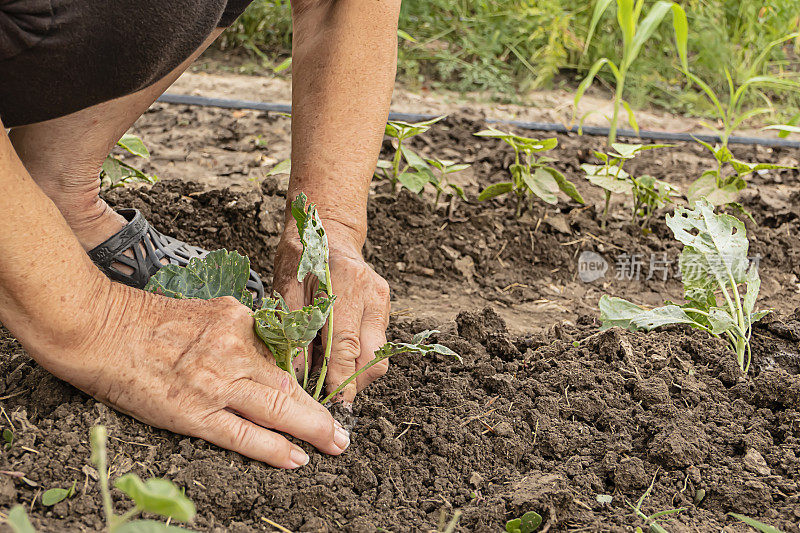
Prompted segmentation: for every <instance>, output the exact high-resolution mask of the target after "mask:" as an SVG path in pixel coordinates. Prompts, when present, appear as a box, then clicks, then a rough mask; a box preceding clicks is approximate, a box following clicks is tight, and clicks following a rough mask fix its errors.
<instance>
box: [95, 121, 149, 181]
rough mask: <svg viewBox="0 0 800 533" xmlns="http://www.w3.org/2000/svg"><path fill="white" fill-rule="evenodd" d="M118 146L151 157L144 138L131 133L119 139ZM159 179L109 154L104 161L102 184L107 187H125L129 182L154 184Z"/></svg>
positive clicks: (101, 174)
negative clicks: (143, 140)
mask: <svg viewBox="0 0 800 533" xmlns="http://www.w3.org/2000/svg"><path fill="white" fill-rule="evenodd" d="M117 146H119V147H121V148H124V149H125V150H126V151H127V152H128V153H130V154H133V155H135V156H137V157H142V158H144V159H150V152H149V151H148V150H147V147H146V146H145V145H144V143H143V142H142V140H141V139H140V138H139V137H137V136H136V135H133V134H131V133H126V134H125V135H123V136H122V138H121V139H120V140H119V141H117ZM156 181H158V177H157V176H155V175H152V176H151V175H150V174H145V173H144V172H142V171H141V170H139V169H138V168H136V167H133V166H131V165H129V164H128V163H125V162H124V161H122V160H121V159H119V158H117V157H114V156H113V155H111V154H109V155H108V157H106V160H105V161H104V162H103V168H102V170H101V171H100V186H101V187H103V188H105V189H115V188H117V187H124V186H125V185H128V184H129V183H135V182H143V183H150V184H153V183H155V182H156Z"/></svg>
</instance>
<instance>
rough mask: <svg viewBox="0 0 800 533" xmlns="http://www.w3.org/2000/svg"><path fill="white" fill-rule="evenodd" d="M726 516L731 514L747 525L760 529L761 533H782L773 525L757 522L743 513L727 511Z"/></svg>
mask: <svg viewBox="0 0 800 533" xmlns="http://www.w3.org/2000/svg"><path fill="white" fill-rule="evenodd" d="M728 516H731V517H733V518H735V519H736V520H739V521H740V522H744V523H745V524H747V525H748V526H750V527H752V528H753V529H756V530H758V531H760V532H761V533H782V532H781V530H780V529H778V528H777V527H775V526H771V525H769V524H765V523H764V522H759V521H758V520H756V519H755V518H750V517H749V516H745V515H743V514H739V513H728Z"/></svg>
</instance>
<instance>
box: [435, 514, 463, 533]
mask: <svg viewBox="0 0 800 533" xmlns="http://www.w3.org/2000/svg"><path fill="white" fill-rule="evenodd" d="M461 515H462V512H461V511H460V510H458V509H456V511H455V512H454V513H453V516H452V517H451V518H450V520H447V513H446V512H445V510H444V509H442V511H441V512H440V513H439V524H438V525H437V526H436V533H453V532H454V531H455V530H456V527H457V526H458V522H459V521H460V520H461Z"/></svg>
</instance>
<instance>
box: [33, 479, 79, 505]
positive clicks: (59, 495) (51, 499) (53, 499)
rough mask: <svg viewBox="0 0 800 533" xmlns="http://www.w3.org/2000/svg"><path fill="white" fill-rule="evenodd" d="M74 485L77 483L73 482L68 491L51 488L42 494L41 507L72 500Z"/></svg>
mask: <svg viewBox="0 0 800 533" xmlns="http://www.w3.org/2000/svg"><path fill="white" fill-rule="evenodd" d="M76 484H77V481H73V482H72V486H71V487H70V488H68V489H61V488H53V489H49V490H46V491H45V492H44V494H42V505H45V506H50V505H55V504H57V503H59V502H62V501H64V500H66V499H67V498H72V497H73V496H74V495H75V485H76Z"/></svg>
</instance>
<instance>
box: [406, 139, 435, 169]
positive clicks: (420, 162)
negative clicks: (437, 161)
mask: <svg viewBox="0 0 800 533" xmlns="http://www.w3.org/2000/svg"><path fill="white" fill-rule="evenodd" d="M400 152H401V153H402V154H403V157H405V158H406V161H407V162H408V164H409V166H411V168H413V169H415V170H422V169H425V170H430V167H429V166H428V163H426V162H425V160H424V159H422V158H421V157H420V156H419V155H418V154H417V153H416V152H415V151H414V150H412V149H411V148H409V147H408V146H406V145H405V144H404V145H402V146H401V147H400Z"/></svg>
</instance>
